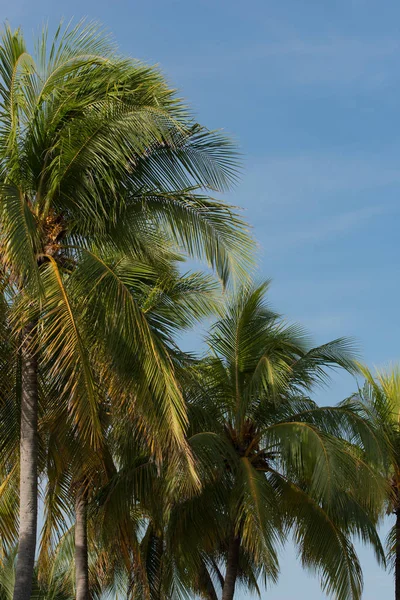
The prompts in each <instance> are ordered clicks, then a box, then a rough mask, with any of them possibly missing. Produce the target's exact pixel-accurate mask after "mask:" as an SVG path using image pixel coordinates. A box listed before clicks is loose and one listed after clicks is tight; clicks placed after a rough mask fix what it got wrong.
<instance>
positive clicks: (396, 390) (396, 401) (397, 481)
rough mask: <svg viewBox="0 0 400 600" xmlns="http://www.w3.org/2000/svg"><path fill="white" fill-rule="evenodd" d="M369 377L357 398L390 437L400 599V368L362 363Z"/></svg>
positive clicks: (398, 594)
mask: <svg viewBox="0 0 400 600" xmlns="http://www.w3.org/2000/svg"><path fill="white" fill-rule="evenodd" d="M360 371H361V373H362V375H363V376H364V377H365V382H364V385H363V387H362V388H360V389H359V390H358V393H357V394H355V396H354V398H353V399H354V400H355V401H358V402H360V406H361V408H363V409H365V411H366V415H367V416H368V417H369V418H370V419H371V421H372V422H373V423H375V425H376V426H377V427H378V428H379V429H380V430H381V431H382V432H383V434H384V436H385V440H386V446H385V450H386V454H385V459H386V461H385V472H386V476H387V480H388V489H387V498H386V503H385V504H386V511H387V514H389V515H394V516H395V522H394V524H393V526H392V528H391V530H390V532H389V535H388V538H387V546H388V561H389V564H390V566H391V567H392V569H393V571H394V579H395V598H396V600H399V599H400V427H399V419H400V369H399V367H397V366H393V367H391V368H390V369H387V370H385V369H382V370H376V372H375V373H373V372H372V371H371V370H369V369H368V368H367V367H366V366H364V365H360Z"/></svg>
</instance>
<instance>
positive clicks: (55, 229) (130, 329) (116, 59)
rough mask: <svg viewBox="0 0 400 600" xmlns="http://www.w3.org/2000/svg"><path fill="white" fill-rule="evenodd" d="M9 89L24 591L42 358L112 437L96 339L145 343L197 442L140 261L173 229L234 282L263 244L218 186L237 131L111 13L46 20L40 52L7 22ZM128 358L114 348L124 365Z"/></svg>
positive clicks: (0, 188)
mask: <svg viewBox="0 0 400 600" xmlns="http://www.w3.org/2000/svg"><path fill="white" fill-rule="evenodd" d="M0 98H1V102H0V213H1V230H0V254H1V264H2V276H3V277H4V279H5V281H6V284H7V285H8V286H9V287H11V288H12V290H13V295H12V296H8V297H7V301H8V303H10V298H12V299H13V300H15V302H13V303H12V305H11V306H10V312H11V314H12V316H11V317H10V322H12V324H13V328H14V335H15V336H17V338H18V339H19V357H20V368H19V371H18V373H19V380H20V383H19V388H18V389H20V393H19V400H20V406H21V420H20V473H19V480H20V514H19V551H18V560H17V577H16V586H15V592H14V598H15V600H23V599H27V598H29V597H30V589H31V581H32V573H33V567H34V557H35V547H36V528H37V471H38V436H37V423H38V402H39V393H40V385H39V380H38V373H39V371H40V369H42V370H45V369H47V371H48V372H47V379H51V378H53V379H54V381H55V382H56V383H58V384H59V393H60V401H64V402H66V403H67V404H68V407H69V411H70V413H71V415H72V418H73V420H74V423H75V425H76V427H77V428H78V430H79V432H80V434H81V435H82V436H83V437H85V438H86V439H87V440H88V441H89V442H90V444H91V445H92V446H93V447H94V448H96V447H99V446H100V445H101V427H100V422H99V415H98V401H97V400H98V398H97V387H96V378H95V373H94V372H93V368H92V365H91V360H90V357H89V349H92V348H93V347H95V346H96V342H95V338H94V330H96V332H98V331H100V330H101V331H102V339H103V341H104V340H106V341H108V342H109V344H108V350H109V351H110V350H111V349H115V348H117V347H118V348H119V350H118V352H119V358H121V355H122V354H123V352H125V354H126V356H127V355H128V354H129V355H130V356H132V349H133V351H134V352H133V354H134V355H135V359H136V364H140V365H141V369H142V375H143V376H144V377H145V379H146V384H143V389H146V390H150V391H151V396H152V398H153V400H154V401H155V402H156V403H157V402H158V403H159V404H160V405H161V404H163V405H164V409H165V411H166V413H167V415H168V416H169V418H171V423H173V428H172V430H173V435H174V436H175V437H176V439H180V440H181V441H182V440H183V428H184V423H185V414H184V413H185V409H184V404H183V401H182V399H181V396H180V393H179V390H178V387H177V385H176V382H175V380H174V374H173V369H171V365H170V361H169V359H168V356H167V354H166V353H165V352H164V350H163V347H162V344H159V343H155V342H154V339H153V335H152V332H151V329H150V328H149V324H148V322H147V320H146V316H145V314H143V313H142V312H141V311H140V310H139V309H138V306H137V304H136V302H135V298H134V296H133V295H132V294H131V292H130V288H129V285H130V283H131V282H132V281H133V280H134V278H135V277H136V275H137V273H138V270H139V271H141V272H142V273H143V271H144V270H146V269H147V272H149V263H151V262H152V256H153V255H154V253H156V254H158V255H159V254H160V239H161V240H162V244H161V246H163V245H164V243H165V242H166V241H167V243H169V244H172V245H175V247H179V249H181V250H184V251H186V252H187V253H189V254H190V255H197V256H200V257H202V258H205V259H206V260H207V261H208V263H209V264H210V265H211V266H212V267H213V268H215V269H216V271H217V272H218V274H219V276H220V277H221V278H222V280H224V281H226V280H227V278H228V276H229V274H230V273H231V272H232V270H233V269H234V268H235V266H236V267H237V268H238V270H239V271H244V270H245V268H246V262H247V259H248V258H249V255H248V249H249V243H248V236H247V233H246V231H245V228H244V225H243V223H242V222H241V221H240V219H238V218H237V216H236V215H235V214H234V213H233V212H232V211H231V209H230V208H229V207H228V206H226V205H224V204H222V203H221V202H218V201H214V200H212V199H210V198H209V196H208V194H209V190H211V189H213V190H222V189H226V187H227V186H228V185H229V183H230V182H231V181H232V179H233V178H234V176H235V169H236V158H235V151H234V149H233V147H232V145H231V143H230V142H229V141H228V140H227V139H226V138H225V137H224V136H222V135H221V134H220V133H218V132H209V131H207V130H206V129H204V128H203V127H201V126H199V125H198V124H196V123H195V122H193V121H192V120H191V118H190V116H189V115H188V112H187V110H186V108H185V107H184V106H183V104H182V103H181V102H180V101H179V100H178V99H177V98H176V96H175V94H174V93H173V91H172V90H170V89H169V88H168V86H167V85H166V84H165V81H164V79H163V77H162V76H161V75H160V73H159V72H158V71H157V70H155V69H153V68H149V67H146V66H144V65H141V64H140V63H137V62H136V61H132V60H130V59H124V58H121V57H120V56H119V55H118V54H117V52H116V50H115V47H114V46H113V44H112V43H111V42H110V40H109V39H107V37H106V36H104V35H103V34H102V33H101V32H99V30H98V28H97V26H95V25H93V24H89V25H83V24H78V25H77V26H76V27H69V28H66V29H64V30H63V29H62V27H61V26H60V27H59V28H58V30H57V31H56V33H55V36H54V39H53V40H52V41H51V42H50V43H49V42H48V35H47V31H46V30H45V31H43V34H42V36H41V37H40V39H39V41H38V44H37V51H36V54H35V55H34V56H33V55H31V54H30V53H29V52H28V51H27V48H26V44H25V40H24V37H23V34H22V32H21V31H20V30H16V31H12V30H11V29H10V28H9V27H8V26H6V27H5V30H4V33H3V35H2V38H1V43H0ZM138 257H140V258H141V259H142V260H141V262H139V261H138ZM153 263H154V261H153ZM143 264H146V265H147V267H146V268H145V269H144V267H143ZM78 290H81V296H80V301H79V302H78V301H77V298H78V295H77V291H78ZM82 290H84V293H83V292H82ZM96 303H97V304H96ZM94 304H96V306H97V307H99V306H101V307H102V309H103V310H100V311H99V315H98V319H97V320H96V319H93V320H94V321H95V323H96V326H97V327H95V329H94V330H93V332H92V335H89V333H88V328H86V329H84V328H83V326H82V322H83V321H84V320H85V319H87V321H89V320H90V319H89V316H88V309H87V307H88V306H91V307H93V305H94ZM115 311H118V312H115ZM117 339H118V342H119V344H118V345H117V344H116V343H115V342H116V341H117ZM104 347H105V344H103V349H104ZM121 348H123V350H121ZM117 362H118V361H117V358H116V356H114V357H113V358H110V360H109V364H110V369H111V366H114V365H115V364H117ZM125 366H126V362H125ZM141 381H142V383H143V379H142V380H141ZM168 403H169V407H170V408H169V409H166V408H165V407H166V406H168Z"/></svg>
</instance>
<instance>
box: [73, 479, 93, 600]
mask: <svg viewBox="0 0 400 600" xmlns="http://www.w3.org/2000/svg"><path fill="white" fill-rule="evenodd" d="M75 582H76V600H89V599H90V593H89V565H88V540H87V516H86V498H85V490H84V488H83V486H79V487H78V488H77V490H76V498H75Z"/></svg>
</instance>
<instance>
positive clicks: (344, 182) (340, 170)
mask: <svg viewBox="0 0 400 600" xmlns="http://www.w3.org/2000/svg"><path fill="white" fill-rule="evenodd" d="M389 186H394V187H397V186H399V187H400V168H399V161H398V160H397V156H394V155H393V152H392V153H391V154H390V155H388V156H383V155H379V156H378V155H364V156H355V155H354V154H351V155H346V154H340V153H337V154H334V153H329V152H325V153H307V152H304V153H302V154H296V155H289V156H264V157H262V158H259V157H251V156H250V157H249V158H248V159H247V164H246V166H245V172H244V177H243V180H242V182H241V184H240V186H239V187H238V188H237V190H236V192H235V194H234V196H233V202H234V203H236V204H240V205H242V206H246V205H247V201H246V199H247V198H252V200H253V201H254V200H255V199H256V198H257V205H256V208H255V210H256V211H257V214H259V215H260V216H261V215H262V214H263V212H264V211H266V210H267V209H268V206H270V205H280V206H284V205H291V204H297V203H299V202H300V201H306V202H307V205H308V206H310V207H312V206H314V205H316V204H319V203H321V202H323V200H324V198H327V197H328V196H331V195H335V204H337V205H340V204H341V203H346V204H347V202H348V198H347V196H346V194H349V193H351V194H354V193H360V192H363V193H364V192H367V191H375V192H376V191H377V190H379V189H381V190H382V189H383V188H386V187H389ZM399 191H400V190H399ZM252 211H253V207H252Z"/></svg>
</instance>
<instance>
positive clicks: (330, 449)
mask: <svg viewBox="0 0 400 600" xmlns="http://www.w3.org/2000/svg"><path fill="white" fill-rule="evenodd" d="M267 288H268V284H263V285H261V286H253V287H252V286H245V287H244V288H243V289H242V290H241V291H240V292H239V294H238V295H237V296H236V297H234V298H233V300H232V302H231V303H230V304H228V308H227V310H226V313H225V315H223V316H222V317H221V318H220V319H219V320H218V321H217V322H216V323H215V325H214V326H213V328H212V330H211V333H210V335H209V337H208V344H209V348H210V352H209V355H208V356H207V357H206V358H205V360H204V361H203V362H202V363H201V364H200V365H199V366H198V367H197V368H194V372H193V375H194V383H193V385H192V387H189V388H188V391H187V399H188V405H189V415H190V422H191V427H190V431H189V441H190V443H191V446H192V448H193V451H194V454H195V456H196V457H197V458H198V460H199V461H200V464H201V465H203V466H202V477H203V479H204V481H205V482H206V494H205V500H204V502H205V505H206V506H205V508H204V507H203V508H202V504H201V499H199V500H198V501H197V502H196V501H192V502H191V503H190V504H188V507H187V510H188V511H189V513H188V514H189V515H190V517H189V516H186V518H184V516H183V515H182V510H183V511H184V509H182V508H181V509H180V513H179V517H178V518H177V523H178V527H179V524H180V526H181V527H182V528H184V527H185V526H186V527H189V528H190V525H189V524H190V523H191V522H192V520H193V521H194V522H195V523H199V522H201V523H203V525H202V526H201V527H202V528H201V531H202V534H201V535H202V536H203V537H202V538H201V542H200V545H201V544H203V547H204V548H207V547H208V546H209V544H210V542H209V539H210V537H209V536H211V538H212V531H210V530H209V528H208V527H207V526H206V525H204V524H210V527H211V529H212V530H213V531H214V535H215V536H216V538H217V539H216V540H215V543H214V548H213V552H214V557H215V560H216V561H218V560H221V559H222V560H226V557H227V555H226V548H227V546H226V540H227V539H228V537H229V535H230V529H229V528H230V527H232V526H233V528H234V532H235V535H236V536H238V537H239V538H240V541H241V549H240V555H239V561H240V562H239V566H240V565H241V564H242V565H243V570H244V571H245V568H244V566H245V565H248V564H251V565H252V566H253V569H254V571H253V572H254V573H255V575H256V576H257V574H260V573H261V574H263V576H264V578H265V579H270V578H272V579H273V580H275V579H276V577H277V575H278V570H279V561H278V552H279V548H280V546H281V544H282V541H284V540H285V539H286V537H287V535H288V534H289V533H291V534H292V535H293V538H294V541H295V543H296V546H297V548H298V552H299V555H300V558H301V561H302V563H303V565H304V566H306V567H308V568H310V569H311V570H316V571H317V572H318V573H319V574H320V577H321V581H322V586H323V588H324V589H325V590H326V591H327V592H329V593H332V594H335V597H338V598H342V599H347V598H348V599H350V598H359V597H360V594H361V590H362V573H361V568H360V565H359V562H358V559H357V555H356V553H355V550H354V547H353V545H352V541H351V540H352V538H353V536H359V537H361V539H362V540H363V541H364V542H368V543H371V544H372V546H373V547H374V549H375V552H376V555H377V558H378V560H380V561H384V553H383V550H382V547H381V543H380V541H379V537H378V535H377V533H376V530H375V523H376V520H377V518H378V516H379V511H380V508H381V506H382V501H383V498H384V494H385V485H384V481H383V478H382V475H381V474H380V473H379V470H378V466H379V464H380V460H381V446H380V440H379V439H378V436H377V435H376V432H375V429H374V427H373V425H372V424H371V423H370V422H368V420H367V419H366V418H365V412H364V411H363V409H361V408H360V407H358V406H357V403H354V402H353V403H352V402H351V401H348V402H346V403H345V404H343V405H339V406H337V407H328V406H327V407H319V406H317V404H316V403H315V402H314V401H313V400H311V398H310V396H309V394H310V393H311V392H312V390H313V388H314V387H315V386H317V385H321V384H324V383H325V382H326V381H327V377H328V372H327V369H337V368H345V369H347V370H348V371H350V372H353V373H354V372H356V370H357V364H356V361H355V354H354V350H353V346H352V343H351V341H349V340H347V339H338V340H335V341H333V342H330V343H327V344H324V345H322V346H319V347H313V346H312V345H311V343H310V340H309V338H308V336H307V335H306V334H305V332H304V331H303V330H302V329H301V328H300V327H298V326H294V325H288V324H286V323H285V322H284V321H283V320H282V318H281V317H280V316H279V315H278V314H276V313H275V312H274V311H272V310H271V309H270V308H269V307H268V305H267V304H266V302H265V291H266V289H267ZM216 473H219V479H218V478H217V479H216ZM213 485H216V486H217V488H216V489H215V491H214V492H212V489H213ZM194 507H195V508H194ZM202 511H203V512H202ZM196 512H197V513H198V514H197V517H196ZM213 513H214V517H213V518H211V516H209V515H210V514H213ZM183 514H184V512H183ZM215 515H217V516H215ZM216 521H219V523H220V527H219V528H215V523H216ZM224 527H225V530H224ZM221 528H222V530H223V531H222V538H218V535H219V530H220V529H221ZM190 531H192V529H191V528H190ZM215 532H217V533H215ZM192 533H193V531H192ZM181 539H184V540H187V539H190V535H183V534H182V535H181ZM188 544H189V542H188ZM189 545H190V544H189ZM185 552H186V553H189V548H186V547H185Z"/></svg>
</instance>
